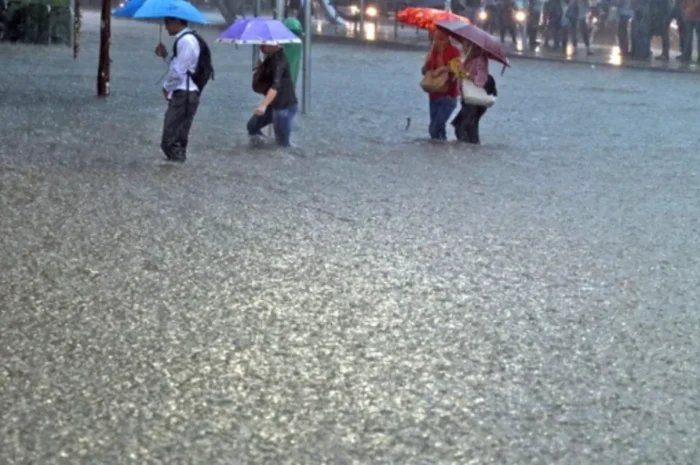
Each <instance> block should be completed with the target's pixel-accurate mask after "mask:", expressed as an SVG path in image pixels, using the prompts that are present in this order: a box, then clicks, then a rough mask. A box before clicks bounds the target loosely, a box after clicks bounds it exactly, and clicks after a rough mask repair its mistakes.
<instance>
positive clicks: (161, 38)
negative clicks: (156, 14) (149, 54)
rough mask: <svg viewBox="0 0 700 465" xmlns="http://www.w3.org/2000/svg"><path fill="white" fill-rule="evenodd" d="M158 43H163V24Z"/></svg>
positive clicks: (159, 31)
mask: <svg viewBox="0 0 700 465" xmlns="http://www.w3.org/2000/svg"><path fill="white" fill-rule="evenodd" d="M158 43H159V44H162V43H163V24H161V25H160V29H159V30H158Z"/></svg>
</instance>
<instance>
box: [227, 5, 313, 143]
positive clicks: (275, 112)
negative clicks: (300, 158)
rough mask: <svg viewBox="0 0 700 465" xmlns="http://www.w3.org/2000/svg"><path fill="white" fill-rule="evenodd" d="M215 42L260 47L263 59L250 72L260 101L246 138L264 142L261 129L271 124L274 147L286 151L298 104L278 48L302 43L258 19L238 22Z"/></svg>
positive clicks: (272, 21) (281, 28)
mask: <svg viewBox="0 0 700 465" xmlns="http://www.w3.org/2000/svg"><path fill="white" fill-rule="evenodd" d="M216 41H217V42H225V43H232V44H244V45H258V46H260V51H261V52H262V53H263V55H264V56H265V59H264V60H263V61H262V62H258V64H257V66H256V67H255V69H254V70H253V85H252V87H253V92H255V93H256V94H260V95H262V96H263V100H262V102H260V104H259V105H258V106H257V108H255V111H254V113H253V116H252V117H251V118H250V120H249V121H248V124H247V130H248V135H249V136H250V139H251V142H252V143H253V144H258V143H260V142H262V140H263V133H262V130H263V128H265V127H267V126H269V125H270V124H271V125H272V129H273V130H274V132H275V140H276V141H277V144H278V145H280V146H282V147H289V146H290V145H291V143H290V136H291V133H292V121H293V120H294V116H296V113H297V102H298V101H297V95H296V91H295V89H294V79H293V76H292V70H291V67H290V65H289V61H288V60H287V57H286V56H285V54H284V50H283V49H282V47H281V46H282V45H284V44H300V43H301V39H299V37H297V35H296V34H295V33H294V32H292V31H290V30H289V29H288V28H287V27H286V26H285V25H284V24H283V23H282V22H281V21H278V20H276V19H269V18H262V17H257V18H244V19H239V20H238V21H236V22H235V23H233V24H232V25H231V26H230V27H229V28H228V29H226V30H225V31H224V32H223V33H222V34H221V36H219V38H218V39H216Z"/></svg>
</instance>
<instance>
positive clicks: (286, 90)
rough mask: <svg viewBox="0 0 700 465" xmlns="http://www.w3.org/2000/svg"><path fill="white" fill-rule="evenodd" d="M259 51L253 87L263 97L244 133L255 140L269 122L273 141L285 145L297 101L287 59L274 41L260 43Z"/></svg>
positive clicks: (288, 144)
mask: <svg viewBox="0 0 700 465" xmlns="http://www.w3.org/2000/svg"><path fill="white" fill-rule="evenodd" d="M260 51H261V52H262V53H263V54H264V55H265V59H264V60H263V62H262V63H259V64H258V66H257V68H256V69H255V73H254V74H253V91H254V92H256V93H258V94H261V95H264V96H265V98H264V99H263V101H262V103H260V105H258V107H257V108H256V109H255V114H253V116H252V117H251V118H250V120H249V121H248V127H247V129H248V135H250V136H251V139H252V141H253V142H258V141H259V140H260V139H261V138H262V136H263V133H262V130H263V128H265V127H266V126H269V125H270V124H272V128H273V130H274V132H275V140H276V141H277V144H279V145H280V146H282V147H289V146H290V136H291V132H292V121H293V120H294V116H295V115H296V113H297V103H298V101H297V96H296V92H295V90H294V81H293V80H292V73H291V71H290V68H289V62H288V61H287V57H286V56H285V55H284V50H282V48H281V47H279V46H278V45H261V46H260Z"/></svg>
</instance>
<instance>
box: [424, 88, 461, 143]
mask: <svg viewBox="0 0 700 465" xmlns="http://www.w3.org/2000/svg"><path fill="white" fill-rule="evenodd" d="M455 108H457V98H456V97H440V98H436V99H430V127H429V128H428V132H429V133H430V138H431V139H439V140H447V129H446V127H445V126H447V121H448V120H449V119H450V116H452V113H453V112H454V111H455Z"/></svg>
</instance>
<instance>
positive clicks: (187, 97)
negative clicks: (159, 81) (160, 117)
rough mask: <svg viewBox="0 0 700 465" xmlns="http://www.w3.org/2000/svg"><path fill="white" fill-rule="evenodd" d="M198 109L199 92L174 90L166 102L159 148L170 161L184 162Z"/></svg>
mask: <svg viewBox="0 0 700 465" xmlns="http://www.w3.org/2000/svg"><path fill="white" fill-rule="evenodd" d="M198 107H199V92H185V91H184V90H176V91H175V92H173V96H172V97H171V98H170V100H169V101H168V109H167V110H166V111H165V121H164V122H163V136H162V139H161V143H160V148H161V149H163V153H164V154H165V156H166V157H167V158H168V160H172V161H185V159H186V158H187V142H188V140H189V136H190V128H191V127H192V121H193V120H194V115H195V114H196V113H197V108H198Z"/></svg>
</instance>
